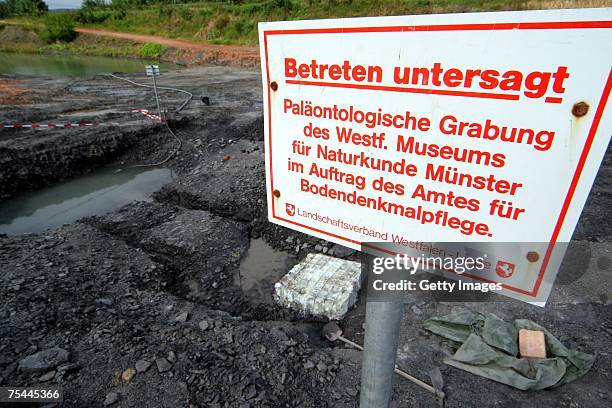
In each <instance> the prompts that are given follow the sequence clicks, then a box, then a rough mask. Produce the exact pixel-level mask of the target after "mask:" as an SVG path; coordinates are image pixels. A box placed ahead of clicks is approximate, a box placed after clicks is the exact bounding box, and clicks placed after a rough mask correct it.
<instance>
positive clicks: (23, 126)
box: [0, 109, 161, 129]
mask: <svg viewBox="0 0 612 408" xmlns="http://www.w3.org/2000/svg"><path fill="white" fill-rule="evenodd" d="M132 112H133V113H142V114H143V115H145V116H146V117H147V118H149V119H152V120H154V121H156V122H161V118H160V117H159V116H158V115H154V114H152V113H150V112H149V110H148V109H135V110H133V111H132ZM86 126H90V127H91V126H119V123H115V122H99V123H95V122H92V123H27V124H25V123H0V129H50V128H51V129H54V128H59V129H61V128H71V127H86Z"/></svg>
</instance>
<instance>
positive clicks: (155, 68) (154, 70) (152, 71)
mask: <svg viewBox="0 0 612 408" xmlns="http://www.w3.org/2000/svg"><path fill="white" fill-rule="evenodd" d="M145 72H146V74H147V76H150V77H153V91H154V92H155V103H156V104H157V114H158V115H159V120H160V121H161V120H162V113H161V108H160V107H159V97H158V96H157V83H156V81H155V77H156V76H159V75H160V72H159V65H145Z"/></svg>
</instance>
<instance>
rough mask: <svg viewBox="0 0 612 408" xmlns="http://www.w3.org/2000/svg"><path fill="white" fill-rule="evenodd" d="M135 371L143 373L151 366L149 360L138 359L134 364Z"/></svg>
mask: <svg viewBox="0 0 612 408" xmlns="http://www.w3.org/2000/svg"><path fill="white" fill-rule="evenodd" d="M135 367H136V371H138V372H139V373H144V372H145V371H147V370H148V369H149V367H151V362H150V361H147V360H138V361H137V362H136V364H135Z"/></svg>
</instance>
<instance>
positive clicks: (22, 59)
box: [0, 52, 181, 78]
mask: <svg viewBox="0 0 612 408" xmlns="http://www.w3.org/2000/svg"><path fill="white" fill-rule="evenodd" d="M151 63H154V64H157V65H159V66H160V68H161V69H162V70H175V69H179V68H181V66H179V65H175V64H171V63H165V62H161V63H160V62H151V61H148V62H147V61H145V60H138V59H129V58H111V57H90V56H77V55H43V54H19V53H1V52H0V74H10V75H31V76H67V77H77V78H78V77H80V78H84V77H90V76H93V75H97V74H107V73H112V72H124V73H136V72H144V66H145V65H146V64H151Z"/></svg>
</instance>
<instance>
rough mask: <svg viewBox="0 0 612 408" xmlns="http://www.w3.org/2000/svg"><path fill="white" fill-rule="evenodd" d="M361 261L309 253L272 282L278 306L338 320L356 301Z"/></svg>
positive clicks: (359, 282) (359, 284) (359, 285)
mask: <svg viewBox="0 0 612 408" xmlns="http://www.w3.org/2000/svg"><path fill="white" fill-rule="evenodd" d="M360 287H361V264H360V263H359V262H353V261H346V260H344V259H338V258H333V257H331V256H327V255H323V254H309V255H308V256H307V257H306V259H304V260H303V261H302V262H300V263H299V264H297V265H295V266H294V267H293V268H292V269H291V270H290V271H289V273H287V274H286V275H285V276H283V278H282V279H281V280H280V281H278V282H277V283H276V284H275V285H274V300H275V301H276V302H277V303H278V304H279V305H281V306H284V307H288V308H291V309H295V310H299V311H301V312H304V313H309V314H312V315H315V316H325V317H327V318H329V319H330V320H340V319H342V317H344V315H345V314H346V312H348V310H349V308H350V307H351V306H353V305H354V304H355V301H356V300H357V293H358V292H359V288H360Z"/></svg>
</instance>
